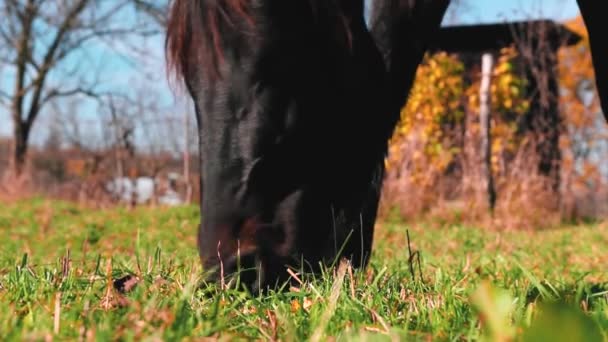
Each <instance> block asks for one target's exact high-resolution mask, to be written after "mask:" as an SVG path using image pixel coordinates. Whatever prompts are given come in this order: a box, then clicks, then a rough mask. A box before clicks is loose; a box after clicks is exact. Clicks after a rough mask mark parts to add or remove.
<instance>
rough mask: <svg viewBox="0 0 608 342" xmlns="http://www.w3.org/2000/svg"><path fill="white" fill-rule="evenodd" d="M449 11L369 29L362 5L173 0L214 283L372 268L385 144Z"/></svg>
mask: <svg viewBox="0 0 608 342" xmlns="http://www.w3.org/2000/svg"><path fill="white" fill-rule="evenodd" d="M593 1H594V0H579V3H581V9H585V8H586V7H585V6H583V4H584V5H587V6H593V5H592V4H591V3H592V2H593ZM448 5H449V0H376V1H374V2H373V3H372V8H371V19H370V24H369V26H367V25H366V23H365V20H364V0H289V1H287V0H174V2H173V4H172V7H171V12H170V15H169V21H168V29H167V37H166V53H167V63H168V67H169V70H171V71H173V72H174V73H175V74H176V75H177V76H178V78H181V79H182V80H183V83H184V84H185V86H186V88H187V90H188V93H189V95H190V96H191V98H192V99H193V102H194V107H195V112H196V119H197V124H198V130H199V142H200V146H199V149H200V163H201V178H200V182H201V224H200V227H199V233H198V248H199V254H200V258H201V261H202V263H203V267H204V269H205V270H211V271H213V273H212V274H211V277H212V278H214V279H215V280H219V279H220V278H221V279H222V280H223V277H224V276H228V275H229V274H234V273H235V272H237V271H239V272H238V273H239V275H240V280H241V283H243V284H245V285H246V286H247V287H248V288H249V289H251V290H253V291H257V290H261V289H263V288H266V287H268V286H272V285H276V284H277V282H282V281H284V280H286V279H288V274H287V272H286V266H287V265H291V266H293V267H297V268H299V269H301V270H304V271H313V272H314V271H318V270H319V265H320V264H321V263H325V264H327V263H331V262H333V261H335V260H336V259H338V258H341V257H346V258H348V259H350V260H351V262H352V264H353V266H354V267H365V266H366V264H367V262H368V260H369V258H370V253H371V250H372V240H373V228H374V222H375V219H376V212H377V208H378V202H379V198H380V189H381V184H382V178H383V174H384V158H385V156H386V153H387V148H388V146H387V144H388V140H389V138H390V136H391V135H392V132H393V129H394V127H395V125H396V123H397V121H398V119H399V112H400V109H401V107H402V106H403V105H404V103H405V101H406V98H407V94H408V92H409V90H410V88H411V86H412V83H413V81H414V77H415V74H416V69H417V67H418V65H419V63H420V62H421V61H422V58H423V56H424V53H425V52H426V50H427V46H428V44H427V42H429V41H430V39H431V38H432V35H433V34H435V33H436V32H437V31H438V29H439V27H440V24H441V21H442V19H443V16H444V14H445V11H446V9H447V7H448ZM588 18H589V20H591V21H594V20H596V19H597V18H595V17H594V16H593V15H590V16H589V17H588ZM585 19H586V20H587V17H585ZM594 22H596V21H594ZM592 27H593V25H590V28H592ZM595 34H599V33H595ZM593 37H594V36H593V34H592V39H593ZM594 43H595V41H594ZM594 43H592V47H593V49H594V53H595V52H598V51H600V52H605V51H604V50H602V49H600V48H599V47H596V46H595V45H593V44H594ZM594 56H596V55H595V54H594ZM595 62H596V59H594V63H595ZM598 63H599V62H598ZM597 70H599V68H598V69H597ZM602 86H603V83H602ZM602 89H605V87H603V88H602ZM602 94H603V93H602ZM602 99H604V98H602Z"/></svg>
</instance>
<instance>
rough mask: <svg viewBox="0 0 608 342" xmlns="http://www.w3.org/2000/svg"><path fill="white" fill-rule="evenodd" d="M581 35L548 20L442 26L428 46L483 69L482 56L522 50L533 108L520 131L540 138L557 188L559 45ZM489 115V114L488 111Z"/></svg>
mask: <svg viewBox="0 0 608 342" xmlns="http://www.w3.org/2000/svg"><path fill="white" fill-rule="evenodd" d="M581 39H582V37H581V36H579V35H578V34H576V33H575V32H573V31H571V30H569V29H568V28H566V27H565V26H563V25H561V24H558V23H556V22H554V21H550V20H534V21H517V22H507V23H496V24H480V25H464V26H447V27H443V28H441V30H440V32H439V34H438V35H437V37H436V38H435V40H434V41H433V42H432V43H431V47H430V51H431V52H438V51H445V52H449V53H457V54H459V56H460V58H461V60H462V61H463V62H464V64H465V67H466V69H467V70H474V71H475V72H480V71H481V70H480V68H481V65H480V64H481V59H482V55H484V54H485V55H487V54H493V55H498V53H499V52H500V50H501V49H502V48H505V47H510V46H514V47H515V48H516V49H517V50H518V52H519V60H520V63H518V69H519V70H520V71H521V72H522V74H523V75H524V76H525V77H526V79H527V80H528V87H527V90H528V91H527V95H528V96H529V98H530V100H531V106H530V110H529V112H528V113H527V114H526V115H524V116H523V118H521V120H520V121H519V122H518V127H519V131H520V133H526V132H531V133H532V134H533V136H535V137H536V145H537V152H538V156H539V159H540V160H539V166H538V167H539V171H540V173H541V174H544V175H546V176H549V177H551V178H552V179H553V180H554V181H553V187H554V190H555V191H557V190H558V187H559V181H560V180H559V169H560V168H559V164H560V161H561V154H560V150H559V135H560V130H561V129H560V126H561V125H560V124H561V120H560V114H559V106H558V103H559V101H558V95H559V94H558V81H557V73H556V66H557V50H558V49H559V48H560V47H563V46H570V45H574V44H576V43H578V42H579V41H580V40H581ZM489 115H491V113H490V114H489Z"/></svg>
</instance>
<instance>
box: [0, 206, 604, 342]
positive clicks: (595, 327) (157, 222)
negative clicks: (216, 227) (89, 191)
mask: <svg viewBox="0 0 608 342" xmlns="http://www.w3.org/2000/svg"><path fill="white" fill-rule="evenodd" d="M197 223H198V211H197V208H195V207H185V208H173V209H167V208H139V209H136V210H133V211H129V210H127V209H112V210H106V211H96V210H90V209H84V208H80V207H77V206H75V205H72V204H68V203H63V202H50V201H45V200H43V199H34V200H28V201H22V202H17V203H10V204H6V203H0V241H1V243H0V340H2V341H7V340H43V339H47V338H49V337H50V338H53V339H54V340H77V339H79V340H142V339H146V340H178V339H179V340H184V339H185V340H201V339H203V338H204V337H213V338H217V339H224V340H234V339H239V340H240V339H244V340H249V339H262V340H270V339H280V340H284V341H292V340H321V341H324V340H327V339H328V338H335V339H337V340H374V341H375V340H405V339H407V340H429V339H432V340H480V339H485V340H493V341H500V340H502V341H504V340H512V339H516V340H541V341H542V340H552V341H559V340H563V341H576V340H585V341H593V340H604V341H606V340H608V302H607V301H608V284H607V283H608V225H606V224H601V223H595V224H586V225H580V226H575V225H572V226H564V227H563V228H560V229H554V230H545V231H538V232H523V231H505V232H497V231H489V230H484V229H481V228H475V227H464V226H460V225H443V226H432V225H424V224H420V225H405V224H403V223H398V222H384V223H383V224H381V225H380V227H379V228H378V231H377V234H376V236H375V249H374V255H373V258H372V260H371V264H370V266H369V268H368V269H366V270H365V271H363V272H357V271H355V272H352V274H351V269H350V268H349V267H348V266H347V265H343V266H342V267H339V268H338V269H334V270H331V271H328V273H327V274H326V275H324V276H321V277H318V278H317V279H306V278H304V283H303V284H302V285H301V286H299V287H298V288H291V289H288V290H286V291H284V292H282V293H279V294H277V293H269V294H266V295H261V296H255V297H253V296H250V295H248V294H246V293H244V292H236V291H232V290H224V291H222V290H221V289H220V288H218V287H215V286H211V285H209V286H207V287H203V288H202V289H198V288H197V285H198V284H199V283H200V278H199V274H200V273H201V268H200V265H199V261H198V254H197V251H196V245H195V238H196V226H197ZM406 232H409V235H410V239H411V248H412V252H414V253H415V252H416V251H419V252H420V264H418V263H413V264H410V263H409V262H408V258H409V255H410V254H409V253H410V251H409V250H408V244H407V236H406ZM411 268H413V269H414V277H413V276H412V273H411ZM420 269H421V270H422V277H421V276H420V274H419V270H420ZM125 275H133V276H136V277H138V278H137V279H139V282H138V283H137V285H136V286H135V287H134V288H133V289H132V290H131V291H129V292H127V293H126V294H124V295H123V294H121V293H118V292H117V291H116V290H114V288H113V286H112V283H113V280H115V279H118V278H120V277H122V276H125Z"/></svg>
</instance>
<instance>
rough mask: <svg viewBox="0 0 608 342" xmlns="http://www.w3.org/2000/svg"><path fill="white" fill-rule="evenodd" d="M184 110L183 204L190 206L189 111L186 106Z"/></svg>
mask: <svg viewBox="0 0 608 342" xmlns="http://www.w3.org/2000/svg"><path fill="white" fill-rule="evenodd" d="M185 107H186V109H185V110H184V183H185V185H186V199H185V202H186V203H187V204H190V203H191V202H192V186H191V184H190V137H189V131H190V120H188V119H189V118H188V115H189V114H190V111H189V110H188V106H187V105H186V106H185Z"/></svg>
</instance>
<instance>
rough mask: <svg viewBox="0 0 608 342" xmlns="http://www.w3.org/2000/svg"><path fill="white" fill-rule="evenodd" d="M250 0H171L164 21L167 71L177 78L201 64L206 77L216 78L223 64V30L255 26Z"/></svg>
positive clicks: (183, 76)
mask: <svg viewBox="0 0 608 342" xmlns="http://www.w3.org/2000/svg"><path fill="white" fill-rule="evenodd" d="M250 3H251V0H174V1H173V4H172V6H171V10H170V13H169V19H168V22H167V35H166V38H165V53H166V62H167V67H168V68H167V71H168V72H169V73H171V72H173V73H175V74H176V75H177V76H178V77H179V78H182V79H183V78H185V76H186V75H188V74H190V73H191V72H193V71H194V67H195V66H196V65H201V66H202V70H203V72H205V73H206V75H205V76H206V77H207V78H209V79H211V80H215V79H217V78H218V77H219V67H220V65H221V63H222V62H223V61H224V53H223V49H222V31H223V30H225V29H226V28H229V29H232V30H235V29H239V28H240V26H241V25H242V24H241V23H245V24H246V25H247V26H248V27H249V28H253V27H254V24H255V23H254V20H253V16H252V14H251V8H250Z"/></svg>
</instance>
